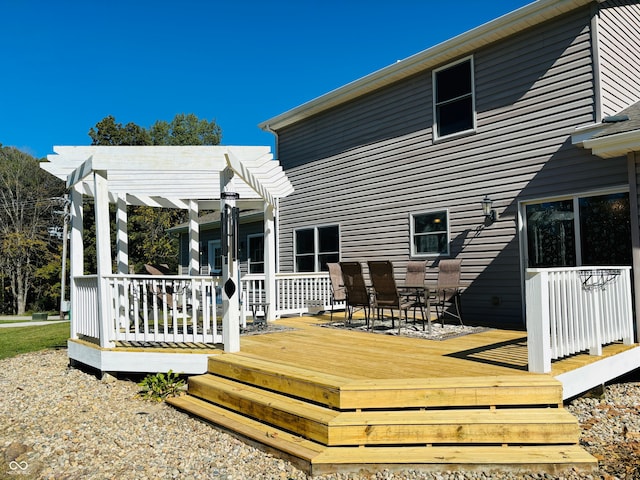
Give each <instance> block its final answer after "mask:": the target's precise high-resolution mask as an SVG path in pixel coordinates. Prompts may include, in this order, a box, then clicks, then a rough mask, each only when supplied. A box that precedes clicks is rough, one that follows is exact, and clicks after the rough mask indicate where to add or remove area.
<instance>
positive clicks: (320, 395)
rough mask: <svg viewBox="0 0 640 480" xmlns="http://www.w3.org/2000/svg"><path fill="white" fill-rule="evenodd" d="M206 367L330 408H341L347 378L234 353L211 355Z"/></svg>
mask: <svg viewBox="0 0 640 480" xmlns="http://www.w3.org/2000/svg"><path fill="white" fill-rule="evenodd" d="M208 371H209V372H210V373H213V374H215V375H219V376H222V377H227V378H233V379H235V380H238V381H240V382H243V383H247V384H249V385H254V386H256V387H261V388H265V389H268V390H274V391H278V392H282V393H284V394H287V395H291V396H295V397H298V398H304V399H307V400H310V401H312V402H315V403H319V404H321V405H327V406H329V407H332V408H341V406H340V387H341V386H342V385H344V384H346V383H348V382H350V380H349V379H348V378H345V377H341V376H339V375H332V374H328V373H323V372H313V371H310V370H307V369H302V368H297V367H295V366H291V365H286V364H278V363H274V362H270V361H265V360H261V359H257V358H252V357H246V356H242V355H233V354H231V355H217V356H215V357H210V358H209V363H208Z"/></svg>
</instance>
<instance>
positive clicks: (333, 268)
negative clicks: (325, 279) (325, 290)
mask: <svg viewBox="0 0 640 480" xmlns="http://www.w3.org/2000/svg"><path fill="white" fill-rule="evenodd" d="M327 267H328V268H329V279H330V280H331V293H332V295H333V299H334V300H335V301H343V300H346V299H347V291H346V290H345V288H344V280H342V269H341V268H340V264H339V263H327Z"/></svg>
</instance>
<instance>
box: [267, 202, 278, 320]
mask: <svg viewBox="0 0 640 480" xmlns="http://www.w3.org/2000/svg"><path fill="white" fill-rule="evenodd" d="M275 208H276V207H275V206H274V205H271V204H269V203H265V205H264V294H265V302H266V303H267V304H268V305H269V308H267V309H266V311H265V314H266V320H267V321H272V320H275V319H276V290H277V286H276V232H275Z"/></svg>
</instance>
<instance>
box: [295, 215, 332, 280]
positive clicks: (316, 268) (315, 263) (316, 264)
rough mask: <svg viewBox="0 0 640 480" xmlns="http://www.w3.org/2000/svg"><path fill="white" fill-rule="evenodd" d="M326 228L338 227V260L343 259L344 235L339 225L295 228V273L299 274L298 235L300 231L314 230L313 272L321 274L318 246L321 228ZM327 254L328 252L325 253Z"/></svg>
mask: <svg viewBox="0 0 640 480" xmlns="http://www.w3.org/2000/svg"><path fill="white" fill-rule="evenodd" d="M324 227H338V259H340V258H342V253H341V252H342V235H341V231H342V228H341V227H340V224H339V223H326V224H322V225H313V226H310V227H299V228H295V229H294V230H293V271H294V272H298V262H297V259H298V253H297V252H298V245H297V243H298V242H297V240H296V233H297V232H298V231H299V230H313V271H314V272H319V271H320V263H319V261H318V257H319V256H320V252H318V245H319V243H320V242H319V236H318V230H319V229H320V228H324ZM323 253H326V252H323ZM307 255H311V254H307Z"/></svg>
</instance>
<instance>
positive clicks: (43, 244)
mask: <svg viewBox="0 0 640 480" xmlns="http://www.w3.org/2000/svg"><path fill="white" fill-rule="evenodd" d="M63 192H64V184H63V183H62V182H61V181H60V180H58V179H57V178H55V177H53V176H52V175H49V174H48V173H47V172H45V171H44V170H42V169H41V168H40V166H39V164H38V160H36V159H35V158H33V157H32V156H31V155H28V154H26V153H23V152H21V151H19V150H17V149H15V148H12V147H1V146H0V268H1V269H2V273H3V276H4V277H5V279H8V282H9V289H10V292H11V295H12V300H13V311H14V312H15V313H17V314H18V315H21V314H24V313H25V311H26V307H27V301H28V298H29V294H30V293H31V291H32V289H33V287H34V281H35V275H36V272H37V271H38V269H39V268H41V267H43V266H44V265H46V264H47V263H48V261H49V260H50V259H51V258H52V257H54V258H55V256H56V255H57V254H58V252H57V250H58V247H57V245H56V243H55V242H54V241H53V240H52V237H51V236H50V235H49V228H50V227H54V228H55V226H56V223H57V224H61V221H62V218H55V216H54V215H53V214H52V213H53V210H54V206H55V205H56V202H55V201H53V200H52V199H54V198H59V197H60V196H61V195H62V194H63Z"/></svg>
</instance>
